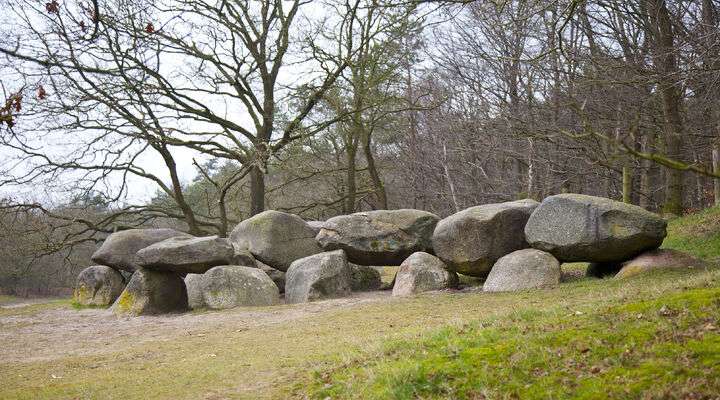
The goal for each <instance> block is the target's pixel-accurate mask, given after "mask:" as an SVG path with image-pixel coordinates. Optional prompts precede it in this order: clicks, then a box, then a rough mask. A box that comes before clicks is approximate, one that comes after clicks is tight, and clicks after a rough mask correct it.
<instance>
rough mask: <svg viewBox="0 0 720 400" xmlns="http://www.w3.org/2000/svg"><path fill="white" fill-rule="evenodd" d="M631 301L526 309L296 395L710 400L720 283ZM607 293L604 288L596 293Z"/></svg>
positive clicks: (445, 334)
mask: <svg viewBox="0 0 720 400" xmlns="http://www.w3.org/2000/svg"><path fill="white" fill-rule="evenodd" d="M717 279H718V275H717V274H715V275H714V277H713V278H712V283H711V284H710V286H709V287H708V288H702V289H700V288H699V289H693V290H686V291H681V292H678V293H672V294H667V295H661V296H658V297H657V298H653V299H649V300H643V301H633V302H629V303H624V302H614V301H611V302H610V303H609V304H608V305H605V304H602V303H600V304H597V305H594V306H593V307H587V306H586V307H579V309H578V310H568V309H567V308H566V307H564V306H561V307H556V306H555V307H553V306H550V307H534V308H528V307H522V308H519V309H518V310H517V311H516V312H513V313H509V314H507V315H504V316H502V317H494V318H488V319H483V320H481V321H477V322H472V323H467V324H462V325H461V326H452V327H446V328H442V329H438V330H437V331H435V332H433V333H432V334H430V335H428V336H427V337H423V338H421V339H419V340H397V341H391V342H388V343H386V344H385V345H384V346H382V348H381V349H379V350H378V351H376V352H373V353H368V354H365V355H364V356H363V357H362V358H358V359H355V360H353V361H351V362H349V363H346V364H341V365H337V366H334V367H333V368H328V369H321V370H318V371H316V372H315V373H314V375H313V377H312V378H311V379H310V380H309V382H303V384H302V385H299V386H298V388H297V391H296V395H298V397H301V394H303V395H304V394H307V395H309V397H311V398H318V399H325V398H328V397H329V398H333V399H334V398H353V399H415V398H422V399H427V398H442V399H445V398H452V399H485V398H492V399H495V398H498V399H504V398H508V399H515V398H520V399H550V398H578V399H601V398H711V397H712V396H715V395H716V394H717V393H719V392H720V330H719V329H720V328H718V326H719V325H720V324H719V322H718V321H720V287H718V286H720V285H718V280H717ZM597 289H599V287H598V288H597Z"/></svg>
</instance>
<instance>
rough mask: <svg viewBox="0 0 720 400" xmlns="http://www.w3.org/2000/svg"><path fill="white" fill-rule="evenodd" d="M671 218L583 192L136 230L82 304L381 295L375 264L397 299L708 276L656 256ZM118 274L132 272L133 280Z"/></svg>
mask: <svg viewBox="0 0 720 400" xmlns="http://www.w3.org/2000/svg"><path fill="white" fill-rule="evenodd" d="M666 228H667V224H666V222H665V220H663V219H662V218H661V217H659V216H658V215H656V214H653V213H651V212H648V211H646V210H644V209H642V208H640V207H637V206H633V205H629V204H625V203H621V202H618V201H613V200H610V199H606V198H601V197H594V196H587V195H581V194H560V195H556V196H550V197H547V198H546V199H544V200H543V201H542V202H537V201H535V200H530V199H524V200H517V201H510V202H505V203H496V204H485V205H479V206H475V207H470V208H468V209H465V210H462V211H460V212H457V213H455V214H453V215H450V216H448V217H446V218H442V219H441V218H440V217H438V216H437V215H435V214H432V213H429V212H426V211H421V210H411V209H402V210H376V211H368V212H358V213H354V214H350V215H341V216H337V217H333V218H330V219H328V220H326V221H305V220H303V219H302V218H300V217H299V216H297V215H293V214H288V213H284V212H280V211H274V210H269V211H265V212H262V213H260V214H257V215H255V216H253V217H250V218H248V219H246V220H244V221H242V222H240V223H239V224H238V225H237V226H236V227H235V229H233V230H232V232H231V234H230V235H229V237H228V238H222V237H218V236H208V237H194V236H192V235H188V234H186V233H184V232H180V231H178V230H174V229H166V228H163V229H129V230H125V231H120V232H116V233H113V234H111V235H109V236H108V237H107V239H106V240H105V241H104V243H103V244H102V245H101V246H100V248H99V249H98V250H97V251H96V252H95V253H94V254H93V256H92V257H91V258H92V260H93V262H94V263H96V264H97V265H94V266H92V267H89V268H87V269H85V270H84V271H82V272H81V274H80V275H79V277H78V282H77V285H76V288H75V292H74V295H73V296H74V299H75V301H76V302H77V303H79V304H82V305H88V306H100V307H108V306H109V307H110V310H111V311H112V312H114V313H115V314H117V315H127V316H138V315H156V314H165V313H173V312H184V311H187V310H188V309H212V310H221V309H227V308H233V307H239V306H244V307H249V306H252V307H265V306H273V305H276V304H279V303H282V302H283V300H282V298H283V297H284V302H285V303H304V302H309V301H318V300H323V299H332V298H338V297H345V296H348V295H350V294H351V293H353V292H360V291H372V290H379V289H380V288H381V287H382V285H383V283H382V280H381V276H380V272H379V270H378V268H377V267H376V266H399V268H398V270H397V273H396V276H395V279H394V283H393V284H392V288H391V289H392V295H393V296H408V295H413V294H417V293H422V292H428V291H437V290H453V289H455V288H457V287H458V286H459V282H460V278H459V275H466V276H471V277H476V278H480V279H484V280H485V282H484V286H483V290H484V291H486V292H503V291H517V290H526V289H541V288H552V287H555V286H557V285H558V284H559V283H560V276H561V269H560V265H561V264H562V263H564V262H578V261H582V262H588V263H591V264H590V265H591V266H590V267H589V268H588V274H589V275H595V276H603V275H608V274H612V275H617V277H618V278H622V277H628V276H632V275H635V274H638V273H641V272H644V271H647V270H652V269H658V268H685V267H687V268H701V267H704V266H706V265H705V263H704V262H702V261H701V260H697V259H695V258H692V257H690V256H687V255H685V254H682V253H679V252H673V251H669V250H660V249H658V248H659V247H660V245H661V244H662V242H663V239H664V238H665V236H666V234H667V232H666ZM121 273H132V276H131V277H130V278H129V279H125V278H124V277H123V275H122V274H121Z"/></svg>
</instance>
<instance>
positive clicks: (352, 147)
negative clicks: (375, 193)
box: [343, 134, 357, 214]
mask: <svg viewBox="0 0 720 400" xmlns="http://www.w3.org/2000/svg"><path fill="white" fill-rule="evenodd" d="M348 139H349V142H348V144H347V150H346V156H347V174H346V179H347V182H345V185H346V193H345V195H346V197H345V202H344V205H343V212H344V213H345V214H351V213H353V212H355V202H356V201H357V182H356V179H355V175H356V174H355V171H356V167H355V165H356V157H357V141H356V140H355V135H354V134H351V135H349V137H348Z"/></svg>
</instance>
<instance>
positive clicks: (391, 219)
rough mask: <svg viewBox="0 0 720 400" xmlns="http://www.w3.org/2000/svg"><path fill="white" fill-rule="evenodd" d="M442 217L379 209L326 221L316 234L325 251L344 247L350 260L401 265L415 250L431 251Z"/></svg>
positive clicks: (425, 213)
mask: <svg viewBox="0 0 720 400" xmlns="http://www.w3.org/2000/svg"><path fill="white" fill-rule="evenodd" d="M438 220H439V218H438V217H437V216H436V215H435V214H432V213H429V212H427V211H420V210H409V209H406V210H376V211H368V212H360V213H355V214H351V215H341V216H337V217H333V218H330V219H328V220H327V221H325V224H324V225H323V228H322V229H321V230H320V233H318V235H317V241H318V243H320V245H321V246H322V248H323V249H324V250H327V251H330V250H338V249H340V250H345V252H346V254H347V257H348V260H349V261H350V262H353V263H356V264H361V265H399V264H400V263H402V262H403V260H405V258H407V257H408V256H409V255H410V254H412V253H414V252H416V251H430V250H431V248H432V243H431V236H432V232H433V229H435V225H436V224H437V222H438Z"/></svg>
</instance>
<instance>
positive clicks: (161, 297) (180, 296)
mask: <svg viewBox="0 0 720 400" xmlns="http://www.w3.org/2000/svg"><path fill="white" fill-rule="evenodd" d="M187 309H188V297H187V290H186V289H185V282H184V281H183V278H182V277H181V276H180V275H179V274H176V273H173V272H160V271H151V270H149V269H145V268H139V269H138V270H137V271H135V273H134V274H133V276H132V278H130V282H128V284H127V286H126V287H125V290H123V292H122V294H120V297H118V298H117V300H115V303H114V304H113V305H112V307H111V310H112V312H113V313H115V314H117V315H128V316H139V315H156V314H166V313H173V312H183V311H186V310H187Z"/></svg>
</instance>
